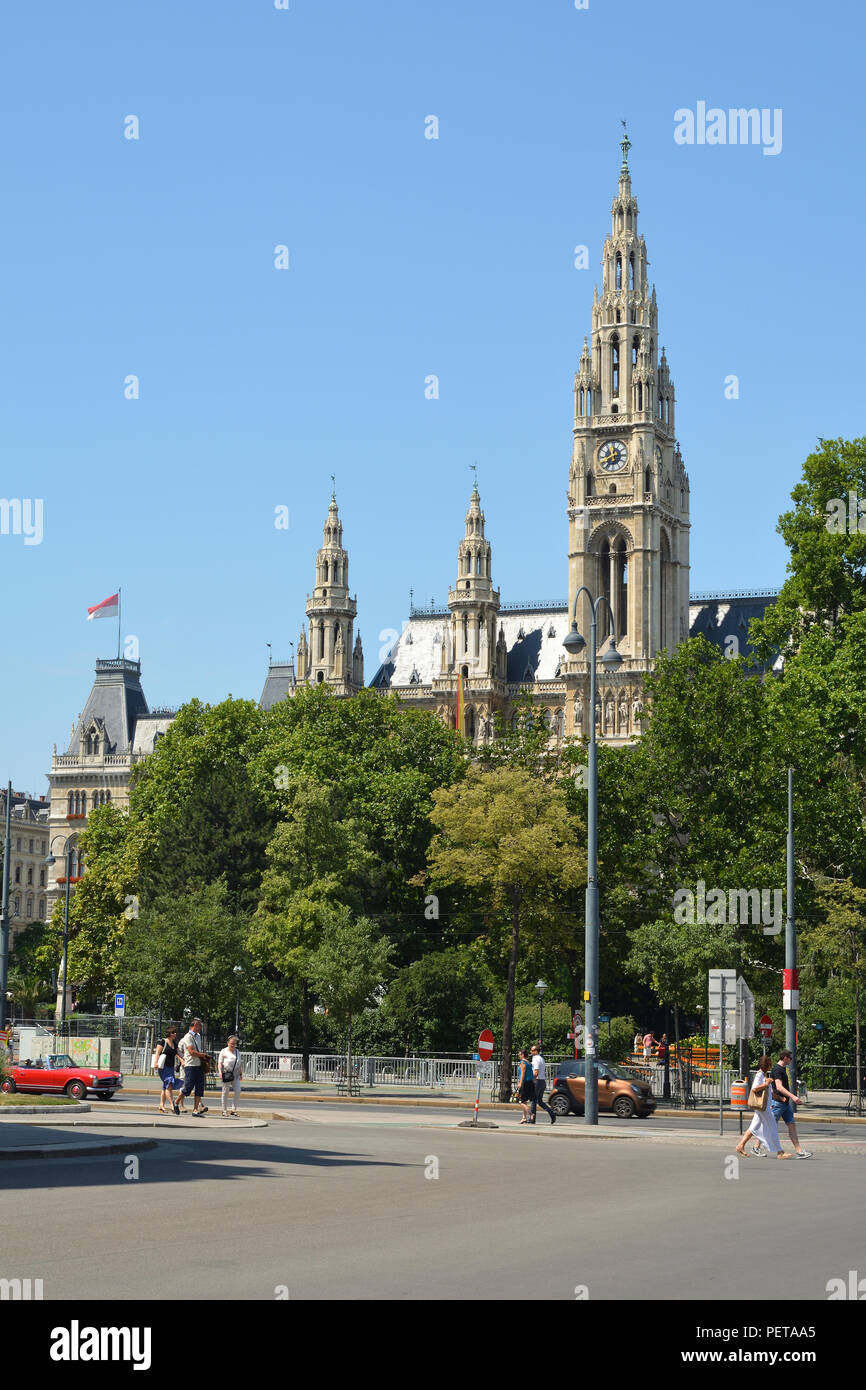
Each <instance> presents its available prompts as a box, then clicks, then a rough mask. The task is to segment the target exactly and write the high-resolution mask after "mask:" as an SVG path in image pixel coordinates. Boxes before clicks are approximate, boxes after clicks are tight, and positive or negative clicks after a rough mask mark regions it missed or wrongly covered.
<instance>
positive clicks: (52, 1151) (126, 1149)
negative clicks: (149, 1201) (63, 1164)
mask: <svg viewBox="0 0 866 1390" xmlns="http://www.w3.org/2000/svg"><path fill="white" fill-rule="evenodd" d="M156 1145H157V1141H156V1139H128V1140H126V1142H125V1143H123V1144H120V1143H117V1142H111V1143H108V1144H94V1143H91V1142H85V1143H83V1144H54V1145H51V1146H49V1147H47V1148H44V1147H43V1148H39V1147H38V1146H31V1145H27V1146H26V1147H22V1148H20V1149H0V1162H2V1161H3V1160H4V1159H13V1158H95V1157H99V1155H100V1154H107V1155H111V1154H129V1153H143V1152H144V1150H145V1149H155V1148H156Z"/></svg>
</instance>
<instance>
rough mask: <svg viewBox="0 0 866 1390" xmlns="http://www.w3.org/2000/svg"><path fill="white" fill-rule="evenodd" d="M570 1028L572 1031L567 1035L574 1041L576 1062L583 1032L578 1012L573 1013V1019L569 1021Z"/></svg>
mask: <svg viewBox="0 0 866 1390" xmlns="http://www.w3.org/2000/svg"><path fill="white" fill-rule="evenodd" d="M571 1028H572V1031H571V1032H570V1033H569V1035H568V1036H569V1038H571V1039H573V1041H574V1059H575V1061H577V1059H578V1057H579V1056H580V1035H581V1033H582V1032H583V1017H582V1015H581V1013H580V1011H579V1010H578V1011H577V1012H576V1013H575V1015H574V1017H573V1019H572V1020H571Z"/></svg>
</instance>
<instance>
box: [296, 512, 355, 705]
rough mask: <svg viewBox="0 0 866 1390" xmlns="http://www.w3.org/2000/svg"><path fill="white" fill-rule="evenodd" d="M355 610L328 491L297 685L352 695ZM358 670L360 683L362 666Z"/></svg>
mask: <svg viewBox="0 0 866 1390" xmlns="http://www.w3.org/2000/svg"><path fill="white" fill-rule="evenodd" d="M357 611H358V603H357V598H350V596H349V553H348V551H347V550H345V549H344V547H343V523H342V521H341V520H340V512H339V508H338V506H337V499H336V496H335V493H334V491H332V492H331V500H330V503H329V504H328V515H327V517H326V518H325V522H324V525H323V527H322V544H321V546H320V547H319V550H318V552H317V554H316V582H315V585H314V587H313V592H312V594H308V595H307V620H308V622H309V625H310V637H309V646H308V648H307V650H306V652H305V658H304V675H303V677H302V676H301V672H300V653H301V648H300V644H299V648H298V666H299V670H298V680H299V681H300V680H302V679H303V680H305V681H306V682H307V683H308V684H311V685H320V684H322V683H323V682H327V684H328V685H331V686H333V687H334V688H335V690H337V691H338V692H339V693H340V694H344V695H348V694H351V693H352V692H353V691H354V689H355V688H356V680H355V672H356V670H357V666H358V663H357V660H356V657H357V653H358V650H359V648H358V645H357V644H356V643H355V641H354V633H353V626H354V621H355V617H356V615H357ZM302 640H303V638H302ZM349 652H352V653H353V656H352V662H351V665H352V670H351V671H349V670H347V666H348V664H349V663H348V660H347V656H348V653H349ZM361 671H362V680H363V661H362V663H361Z"/></svg>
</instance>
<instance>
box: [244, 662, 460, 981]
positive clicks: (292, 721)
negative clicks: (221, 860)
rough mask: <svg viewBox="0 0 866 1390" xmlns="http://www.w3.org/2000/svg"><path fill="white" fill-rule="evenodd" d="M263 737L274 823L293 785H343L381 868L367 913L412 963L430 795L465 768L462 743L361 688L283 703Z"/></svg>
mask: <svg viewBox="0 0 866 1390" xmlns="http://www.w3.org/2000/svg"><path fill="white" fill-rule="evenodd" d="M267 731H268V733H267V743H266V746H265V747H264V748H263V749H262V750H261V752H260V754H259V755H258V756H257V759H256V765H255V776H256V781H257V786H258V787H259V789H260V792H261V795H262V796H263V797H264V798H265V800H266V801H267V804H268V806H269V809H270V813H271V815H272V817H273V820H274V821H275V822H276V821H279V820H280V819H282V818H283V817H284V816H285V815H286V814H287V812H288V811H289V809H290V806H291V802H292V799H293V795H294V793H293V788H294V787H295V785H296V784H297V782H298V781H311V782H314V783H318V784H324V783H331V784H333V785H336V786H339V788H340V793H341V798H342V801H341V815H342V817H343V819H345V820H347V821H348V820H353V821H356V822H357V823H358V825H359V826H360V828H361V830H362V832H363V834H364V836H365V838H366V841H367V843H368V845H369V848H370V850H371V852H372V853H373V854H375V856H376V858H377V860H378V862H379V864H380V866H381V870H382V872H381V876H380V878H379V880H378V882H377V883H376V884H375V885H374V891H371V893H370V894H369V895H368V898H367V900H366V902H365V911H366V912H367V914H368V915H375V916H376V917H377V918H378V919H379V920H380V922H381V927H382V930H383V931H384V932H385V934H386V935H387V936H389V937H390V939H391V940H393V941H394V943H395V946H396V947H397V960H398V961H399V963H401V964H403V963H407V962H408V961H410V960H413V959H415V958H416V957H417V956H418V955H419V954H420V953H421V950H422V949H423V947H424V946H425V945H426V943H427V940H428V937H429V931H430V928H429V925H428V924H427V923H425V918H424V911H423V898H422V896H421V894H419V892H418V888H417V887H413V886H411V885H410V880H412V879H413V877H414V876H415V875H416V874H417V873H418V871H419V869H421V868H422V866H423V864H424V862H425V856H426V853H427V847H428V845H429V842H430V837H431V834H432V827H431V824H430V820H429V812H430V807H431V805H432V795H433V792H434V790H435V789H436V788H438V787H442V786H449V785H451V783H453V782H454V781H456V780H457V779H459V778H460V777H461V776H462V775H463V772H464V770H465V765H466V764H465V751H464V750H465V744H464V741H463V740H462V739H460V738H459V737H458V736H457V734H456V733H455V731H454V730H453V729H449V728H447V727H446V726H445V725H444V724H443V723H442V721H441V720H439V719H437V718H436V716H435V715H434V714H432V713H429V712H427V711H424V710H418V709H412V708H411V707H409V708H407V707H404V706H401V705H400V703H399V701H398V700H397V699H396V698H395V697H394V696H391V695H382V694H381V693H380V692H378V691H375V690H363V691H360V692H359V693H358V694H357V695H354V696H352V697H351V698H349V699H345V698H340V697H338V696H336V695H334V694H333V693H332V692H331V691H329V690H328V689H327V688H326V687H324V686H321V687H318V688H315V689H314V688H307V689H303V690H300V691H298V693H297V694H296V695H295V696H293V697H292V699H291V700H282V701H280V702H279V703H278V704H277V705H275V706H274V708H273V709H272V710H271V711H269V714H268V725H267Z"/></svg>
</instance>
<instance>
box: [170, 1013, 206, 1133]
mask: <svg viewBox="0 0 866 1390" xmlns="http://www.w3.org/2000/svg"><path fill="white" fill-rule="evenodd" d="M177 1050H178V1052H179V1053H180V1055H181V1057H182V1058H183V1089H182V1090H181V1091H180V1093H179V1095H178V1098H177V1103H178V1106H179V1111H178V1112H176V1113H180V1114H181V1115H182V1114H183V1102H184V1099H185V1097H186V1096H189V1095H193V1094H195V1106H194V1108H193V1112H192V1113H193V1115H203V1114H204V1113H205V1111H206V1110H207V1106H206V1105H203V1104H202V1101H203V1100H204V1077H205V1069H204V1062H205V1061H206V1054H205V1053H204V1052H203V1051H202V1040H201V1019H200V1018H194V1019H193V1021H192V1023H191V1024H190V1025H189V1032H188V1033H186V1034H184V1036H183V1037H182V1038H181V1040H180V1043H179V1044H178V1049H177Z"/></svg>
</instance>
